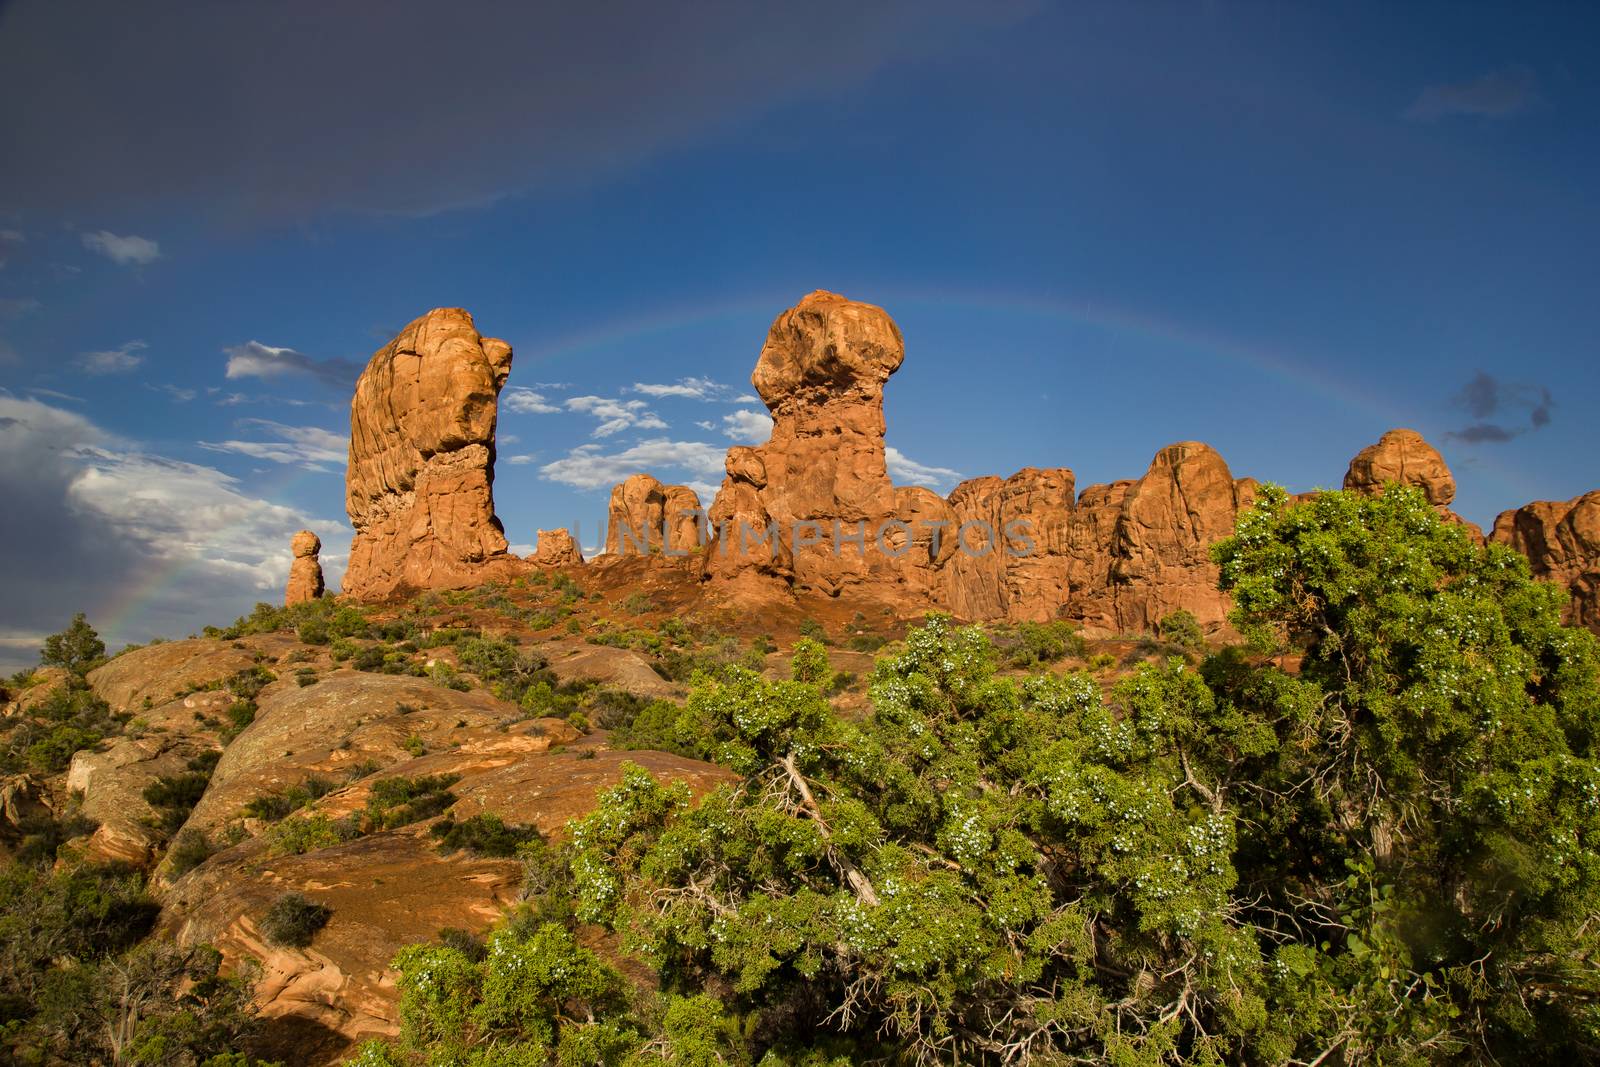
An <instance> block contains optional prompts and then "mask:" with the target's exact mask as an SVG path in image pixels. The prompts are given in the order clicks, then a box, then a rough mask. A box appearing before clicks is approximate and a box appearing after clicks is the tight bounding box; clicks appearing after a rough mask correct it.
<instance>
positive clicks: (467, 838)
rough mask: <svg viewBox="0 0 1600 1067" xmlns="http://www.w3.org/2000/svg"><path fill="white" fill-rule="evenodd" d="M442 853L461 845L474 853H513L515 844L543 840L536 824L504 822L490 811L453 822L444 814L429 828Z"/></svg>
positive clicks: (499, 854)
mask: <svg viewBox="0 0 1600 1067" xmlns="http://www.w3.org/2000/svg"><path fill="white" fill-rule="evenodd" d="M428 832H429V833H430V834H431V835H433V836H434V837H436V838H438V839H439V850H440V851H441V852H444V853H446V854H448V853H451V852H456V851H458V850H462V849H465V850H466V851H468V852H470V853H472V854H473V855H474V856H501V857H505V856H515V855H516V854H517V849H518V847H519V846H521V845H522V844H524V843H525V842H528V841H539V840H543V838H542V837H541V836H540V834H539V831H538V829H537V828H536V827H532V826H516V825H508V824H506V823H505V822H503V821H501V819H500V816H498V815H496V814H494V813H493V812H484V813H483V814H481V815H474V816H472V817H471V818H470V819H464V820H462V821H461V822H456V821H455V820H453V819H451V818H450V817H449V816H448V815H447V816H445V817H444V818H443V819H440V820H439V821H438V822H436V823H434V824H433V826H432V827H430V828H429V830H428Z"/></svg>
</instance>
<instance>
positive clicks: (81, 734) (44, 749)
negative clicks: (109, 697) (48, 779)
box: [0, 680, 124, 774]
mask: <svg viewBox="0 0 1600 1067" xmlns="http://www.w3.org/2000/svg"><path fill="white" fill-rule="evenodd" d="M123 721H124V720H123V718H121V717H118V716H116V715H113V714H112V712H111V708H110V706H109V705H107V704H106V702H105V701H103V700H101V699H100V698H99V697H97V696H95V694H94V693H93V691H91V690H90V689H89V688H88V687H87V685H85V684H84V683H83V682H81V681H79V680H73V681H70V682H69V683H68V684H66V685H62V686H59V687H57V688H56V689H55V690H54V691H53V692H52V693H51V694H50V695H49V696H48V697H46V698H45V699H44V700H42V701H40V702H39V703H38V704H37V705H35V706H34V707H32V708H31V709H29V711H28V713H27V714H26V715H13V716H10V717H8V718H6V719H4V720H0V771H3V772H5V773H7V774H17V773H21V772H32V773H34V774H59V773H60V772H61V771H64V770H66V769H67V765H68V764H69V763H71V762H72V756H73V754H74V753H75V752H78V751H80V750H82V749H85V748H92V747H93V746H95V745H97V744H99V743H100V742H101V741H103V740H105V739H106V738H108V737H114V736H116V735H117V734H120V733H122V730H123Z"/></svg>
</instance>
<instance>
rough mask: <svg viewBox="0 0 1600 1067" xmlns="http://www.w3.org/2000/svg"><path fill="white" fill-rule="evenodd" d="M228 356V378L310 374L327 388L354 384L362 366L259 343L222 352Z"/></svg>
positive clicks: (346, 360) (248, 343)
mask: <svg viewBox="0 0 1600 1067" xmlns="http://www.w3.org/2000/svg"><path fill="white" fill-rule="evenodd" d="M222 351H223V352H224V353H225V354H226V355H227V357H228V369H227V371H226V374H225V377H228V378H281V377H283V376H284V375H289V374H309V375H311V376H313V377H315V378H319V379H321V380H322V381H324V382H326V383H327V384H329V385H333V386H339V387H346V386H350V385H354V384H355V380H356V378H357V377H359V376H360V374H361V367H360V366H358V365H357V364H355V363H353V362H352V361H350V360H348V359H326V360H316V359H312V358H311V357H310V356H308V355H306V354H305V353H303V352H296V351H295V350H294V349H292V348H277V347H275V346H273V345H264V344H262V343H261V342H260V341H246V342H245V343H244V344H242V345H234V346H232V347H230V348H224V349H223V350H222Z"/></svg>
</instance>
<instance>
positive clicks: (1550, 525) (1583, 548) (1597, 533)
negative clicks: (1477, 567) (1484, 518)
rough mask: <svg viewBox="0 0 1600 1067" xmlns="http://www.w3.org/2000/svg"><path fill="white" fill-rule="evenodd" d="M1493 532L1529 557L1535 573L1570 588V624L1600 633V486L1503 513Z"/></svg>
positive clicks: (1568, 608) (1496, 539) (1495, 539)
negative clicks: (1571, 496)
mask: <svg viewBox="0 0 1600 1067" xmlns="http://www.w3.org/2000/svg"><path fill="white" fill-rule="evenodd" d="M1489 536H1490V540H1493V541H1497V542H1499V543H1500V544H1503V545H1510V546H1511V547H1512V548H1514V549H1516V550H1517V551H1518V552H1521V553H1522V554H1523V555H1525V556H1527V557H1528V562H1529V564H1530V565H1531V567H1532V569H1533V575H1534V577H1535V578H1543V579H1544V580H1546V581H1549V582H1554V583H1556V584H1557V585H1561V586H1565V587H1566V589H1567V591H1568V592H1569V593H1571V594H1572V602H1571V603H1570V604H1569V605H1568V607H1567V611H1566V621H1567V623H1568V624H1569V625H1573V626H1587V627H1588V628H1589V629H1591V630H1594V631H1595V632H1596V633H1600V490H1595V491H1594V492H1590V493H1585V494H1584V495H1582V496H1580V497H1576V498H1574V499H1572V500H1566V501H1557V500H1536V501H1534V502H1533V503H1531V504H1525V505H1523V506H1522V507H1520V508H1517V509H1515V510H1513V511H1505V512H1502V513H1501V514H1500V516H1499V517H1498V518H1497V519H1495V521H1494V532H1493V533H1492V534H1490V535H1489Z"/></svg>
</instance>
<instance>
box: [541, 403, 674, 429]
mask: <svg viewBox="0 0 1600 1067" xmlns="http://www.w3.org/2000/svg"><path fill="white" fill-rule="evenodd" d="M565 406H566V408H567V410H568V411H577V412H581V413H583V414H585V415H592V416H594V417H595V418H596V419H599V420H600V424H599V425H598V426H596V427H595V428H594V433H593V434H592V435H591V436H594V437H610V436H611V435H612V434H616V433H620V432H622V431H623V430H665V429H666V428H667V424H666V423H665V422H663V421H662V419H661V417H660V416H659V415H657V414H656V413H655V412H653V411H651V410H650V408H649V406H648V405H647V404H646V403H645V402H644V401H643V400H616V399H612V398H610V397H603V396H574V397H569V398H568V399H567V401H566V405H565Z"/></svg>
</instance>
